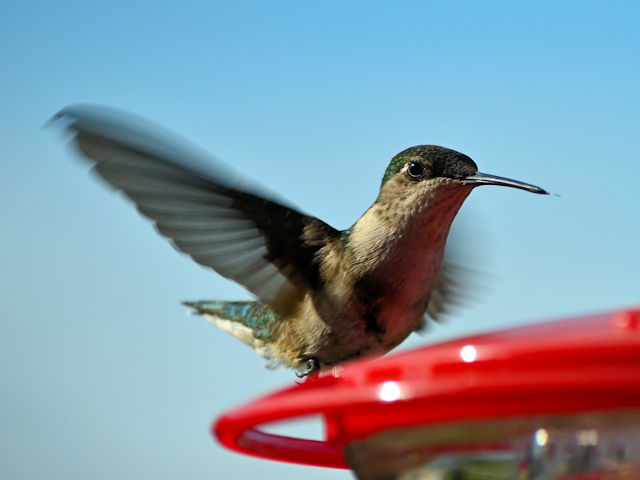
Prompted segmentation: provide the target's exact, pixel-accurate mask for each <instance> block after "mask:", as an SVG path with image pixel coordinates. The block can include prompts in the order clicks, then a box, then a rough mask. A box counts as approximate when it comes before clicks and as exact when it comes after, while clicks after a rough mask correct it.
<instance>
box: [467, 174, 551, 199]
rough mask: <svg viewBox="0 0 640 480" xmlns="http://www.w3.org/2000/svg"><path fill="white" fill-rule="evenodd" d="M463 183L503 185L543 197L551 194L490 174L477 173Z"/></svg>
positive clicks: (538, 188) (528, 184)
mask: <svg viewBox="0 0 640 480" xmlns="http://www.w3.org/2000/svg"><path fill="white" fill-rule="evenodd" d="M462 183H463V184H464V185H502V186H503V187H513V188H520V189H522V190H526V191H527V192H532V193H541V194H543V195H548V194H549V192H547V191H546V190H544V189H542V188H540V187H536V186H535V185H531V184H530V183H524V182H519V181H518V180H512V179H510V178H504V177H498V176H497V175H490V174H488V173H480V172H476V173H474V174H473V175H469V176H468V177H466V178H465V179H464V180H462Z"/></svg>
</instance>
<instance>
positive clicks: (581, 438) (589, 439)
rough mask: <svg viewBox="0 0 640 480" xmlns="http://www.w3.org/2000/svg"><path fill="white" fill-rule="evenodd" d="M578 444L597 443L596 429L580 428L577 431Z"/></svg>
mask: <svg viewBox="0 0 640 480" xmlns="http://www.w3.org/2000/svg"><path fill="white" fill-rule="evenodd" d="M578 444H580V445H582V446H585V447H586V446H588V445H597V444H598V432H597V431H596V430H580V431H579V432H578Z"/></svg>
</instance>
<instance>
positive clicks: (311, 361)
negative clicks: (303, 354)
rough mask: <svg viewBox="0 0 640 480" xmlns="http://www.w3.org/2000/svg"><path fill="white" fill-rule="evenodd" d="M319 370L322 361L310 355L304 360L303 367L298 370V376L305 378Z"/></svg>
mask: <svg viewBox="0 0 640 480" xmlns="http://www.w3.org/2000/svg"><path fill="white" fill-rule="evenodd" d="M318 371H320V361H319V360H318V359H317V358H316V357H309V358H307V359H305V360H304V363H303V364H302V367H301V368H299V369H297V370H296V376H297V377H298V378H303V377H306V376H307V375H311V374H312V373H315V372H318Z"/></svg>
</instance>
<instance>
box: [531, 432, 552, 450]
mask: <svg viewBox="0 0 640 480" xmlns="http://www.w3.org/2000/svg"><path fill="white" fill-rule="evenodd" d="M534 436H535V439H536V445H538V446H540V447H544V446H545V445H546V444H547V442H548V441H549V433H548V432H547V431H546V430H545V429H544V428H539V429H538V430H536V433H535V435H534Z"/></svg>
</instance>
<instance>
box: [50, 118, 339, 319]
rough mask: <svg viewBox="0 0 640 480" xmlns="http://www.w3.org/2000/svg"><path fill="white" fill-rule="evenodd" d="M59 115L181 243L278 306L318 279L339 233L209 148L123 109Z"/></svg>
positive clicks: (100, 168) (89, 154) (101, 168)
mask: <svg viewBox="0 0 640 480" xmlns="http://www.w3.org/2000/svg"><path fill="white" fill-rule="evenodd" d="M53 120H55V121H56V122H58V121H64V122H65V123H66V127H67V128H68V129H69V130H70V131H71V132H72V133H73V143H74V145H75V147H76V148H77V149H78V151H79V152H80V154H81V155H82V156H83V157H84V158H85V159H86V160H88V161H89V162H90V163H91V164H92V165H93V169H94V171H95V172H96V173H97V174H98V175H99V176H100V177H102V178H103V179H104V180H106V181H107V182H108V183H109V184H111V185H112V186H113V187H115V188H116V189H118V190H120V191H122V192H123V193H124V194H125V195H126V196H127V197H129V198H130V199H131V200H132V201H133V202H134V203H135V204H136V206H137V208H138V210H139V211H140V213H142V214H143V215H145V216H146V217H149V218H150V219H151V220H153V222H154V223H155V226H156V228H157V230H158V231H159V232H160V233H161V234H162V235H164V236H166V237H168V238H170V239H171V240H172V243H173V245H174V246H175V247H176V248H177V249H178V250H180V251H182V252H184V253H186V254H188V255H190V256H191V257H192V258H193V259H194V260H195V261H196V262H198V263H200V264H202V265H205V266H207V267H211V268H213V269H214V270H215V271H217V272H218V273H219V274H220V275H222V276H224V277H227V278H229V279H231V280H234V281H236V282H238V283H239V284H241V285H243V286H244V287H246V288H247V289H248V290H249V291H251V292H252V293H253V294H255V295H256V296H257V297H258V299H259V300H260V301H261V302H263V303H267V304H269V305H271V307H272V309H273V310H274V311H275V312H277V313H280V314H283V313H286V312H287V310H288V308H289V307H290V306H291V305H292V304H293V303H294V302H295V301H296V299H297V298H300V296H301V295H303V294H304V292H305V291H306V289H307V288H309V287H313V286H314V285H315V283H316V282H318V279H319V273H318V267H317V265H316V263H315V262H314V258H315V255H316V252H317V251H318V249H320V248H321V247H322V246H323V245H325V243H326V242H328V241H330V240H331V239H333V238H337V237H338V235H339V234H338V232H337V231H336V230H335V229H334V228H332V227H331V226H329V225H327V224H326V223H324V222H322V221H320V220H318V219H317V218H314V217H311V216H308V215H304V214H302V213H300V212H298V211H297V210H295V209H293V208H291V207H287V206H285V205H284V204H283V203H281V202H279V201H276V200H273V198H274V195H273V194H269V193H266V192H265V191H264V189H261V188H260V187H258V186H256V185H252V184H250V183H249V182H247V181H246V180H245V179H242V178H240V177H239V176H238V175H234V174H233V173H231V171H230V169H228V168H227V167H226V166H224V165H222V164H221V163H220V162H219V161H216V160H214V159H213V158H212V157H211V156H210V155H207V154H205V153H204V152H202V151H200V150H198V149H196V148H195V147H193V146H191V145H189V144H187V143H186V142H184V141H182V140H181V139H179V138H177V136H176V135H174V134H171V133H170V132H167V131H165V130H163V129H161V128H160V127H158V126H155V125H152V124H150V123H149V122H146V121H143V120H141V119H139V118H137V117H134V116H132V115H130V114H126V113H124V112H120V111H118V110H114V109H110V108H106V107H99V106H72V107H68V108H65V109H64V110H62V111H60V112H59V113H58V114H57V115H56V116H55V117H54V118H53Z"/></svg>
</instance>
